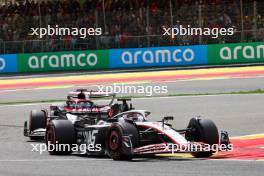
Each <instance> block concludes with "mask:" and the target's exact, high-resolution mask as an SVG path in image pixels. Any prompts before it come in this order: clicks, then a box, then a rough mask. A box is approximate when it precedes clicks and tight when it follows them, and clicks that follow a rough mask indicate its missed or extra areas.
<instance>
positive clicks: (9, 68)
mask: <svg viewBox="0 0 264 176" xmlns="http://www.w3.org/2000/svg"><path fill="white" fill-rule="evenodd" d="M8 72H9V73H11V72H17V57H16V54H6V55H0V73H8Z"/></svg>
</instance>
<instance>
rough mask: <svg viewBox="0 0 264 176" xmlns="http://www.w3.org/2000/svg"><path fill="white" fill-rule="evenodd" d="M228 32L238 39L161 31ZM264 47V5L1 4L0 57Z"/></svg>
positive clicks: (61, 0) (212, 0)
mask: <svg viewBox="0 0 264 176" xmlns="http://www.w3.org/2000/svg"><path fill="white" fill-rule="evenodd" d="M47 25H51V26H55V25H59V27H78V28H82V27H86V28H89V27H94V28H97V27H100V28H102V29H103V35H102V36H89V37H87V38H86V39H80V38H79V37H78V36H76V37H74V36H53V37H50V36H49V37H46V38H42V39H39V38H38V36H31V35H28V34H29V33H30V32H31V31H30V28H38V27H47ZM178 25H183V26H187V25H191V27H201V28H205V27H209V28H215V27H217V28H220V27H222V28H229V27H234V28H235V29H236V32H235V35H233V36H221V37H219V38H217V39H213V38H211V37H210V36H180V37H176V38H174V39H171V38H170V37H164V36H162V34H163V32H164V31H163V30H162V27H177V26H178ZM255 41H263V42H264V1H263V0H35V1H30V0H12V1H11V0H0V53H1V54H7V53H31V52H49V51H67V50H87V49H89V50H90V49H92V50H93V49H109V48H126V47H130V48H136V47H152V46H170V45H196V44H212V43H236V42H255Z"/></svg>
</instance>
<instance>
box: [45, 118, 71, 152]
mask: <svg viewBox="0 0 264 176" xmlns="http://www.w3.org/2000/svg"><path fill="white" fill-rule="evenodd" d="M45 139H46V145H47V148H48V151H49V153H50V154H51V155H67V154H71V153H72V146H73V144H74V143H75V130H74V126H73V124H72V123H71V122H70V121H69V120H52V121H51V122H49V124H48V125H47V129H46V137H45Z"/></svg>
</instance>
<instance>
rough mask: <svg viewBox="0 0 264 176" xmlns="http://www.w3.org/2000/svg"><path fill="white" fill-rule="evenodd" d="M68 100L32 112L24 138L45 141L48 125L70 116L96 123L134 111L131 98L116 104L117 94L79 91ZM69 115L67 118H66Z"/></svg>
mask: <svg viewBox="0 0 264 176" xmlns="http://www.w3.org/2000/svg"><path fill="white" fill-rule="evenodd" d="M67 98H68V99H67V100H66V102H65V103H63V104H52V105H51V106H50V108H49V110H48V109H41V110H31V112H30V116H29V120H28V121H25V122H24V136H26V137H30V139H31V140H39V139H43V138H44V136H45V132H46V124H47V122H48V121H49V120H52V119H68V118H71V116H70V114H72V115H73V114H75V115H79V116H89V117H91V118H90V119H93V121H94V122H92V123H96V122H97V121H99V120H105V119H107V118H109V117H113V116H114V115H116V114H118V113H120V112H125V111H128V110H131V109H133V107H132V104H130V105H128V103H127V101H130V100H131V99H129V98H118V99H117V101H122V103H114V100H115V99H116V94H114V93H105V92H98V91H88V90H86V89H77V90H76V91H72V92H69V94H68V96H67ZM66 114H67V116H66Z"/></svg>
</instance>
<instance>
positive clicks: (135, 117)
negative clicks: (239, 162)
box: [45, 110, 230, 160]
mask: <svg viewBox="0 0 264 176" xmlns="http://www.w3.org/2000/svg"><path fill="white" fill-rule="evenodd" d="M149 115H150V112H149V111H145V110H130V111H126V112H123V113H119V114H117V115H116V116H113V117H111V118H108V119H107V120H105V121H103V120H100V121H98V122H97V123H95V124H91V123H90V118H91V117H89V116H86V117H84V116H78V115H71V118H68V120H66V119H65V120H57V119H54V120H51V121H49V122H48V125H47V130H46V137H45V141H46V146H47V148H48V151H49V153H50V154H52V155H57V154H70V153H72V152H79V153H80V151H82V150H81V149H80V148H83V147H85V146H86V148H85V153H86V154H87V155H93V156H96V155H106V156H109V157H111V158H112V159H114V160H130V159H132V158H133V157H136V156H138V155H141V156H142V155H144V156H145V155H154V154H161V153H171V152H173V153H174V152H189V153H191V154H192V155H193V156H195V157H210V156H211V155H212V154H213V153H214V152H215V150H212V149H211V148H209V150H208V146H209V147H210V146H214V145H217V147H218V146H219V145H221V146H223V145H224V146H225V148H224V149H222V148H221V149H219V150H227V149H228V148H230V146H229V144H230V143H229V137H228V133H227V132H225V131H222V132H221V134H220V135H219V133H218V129H217V127H216V125H215V124H214V122H212V121H211V120H207V119H201V118H199V117H195V118H192V119H191V120H190V122H189V124H188V126H187V128H186V129H183V130H176V129H174V128H173V127H172V125H171V124H169V123H168V122H169V120H173V117H171V116H168V117H164V118H163V119H162V120H161V121H157V122H150V121H148V120H147V119H148V116H149ZM51 146H52V147H51ZM54 146H55V147H54ZM61 146H63V149H64V150H61V149H62V147H61ZM66 146H67V147H66ZM76 146H79V147H80V148H78V147H76ZM81 146H82V147H81ZM176 146H178V147H179V146H181V147H182V148H176ZM188 146H191V147H188ZM194 146H197V147H196V148H195V150H194V149H193V147H194ZM205 147H207V150H205ZM76 148H77V150H76ZM73 149H74V150H73ZM217 150H218V148H217ZM82 154H83V153H82Z"/></svg>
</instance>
